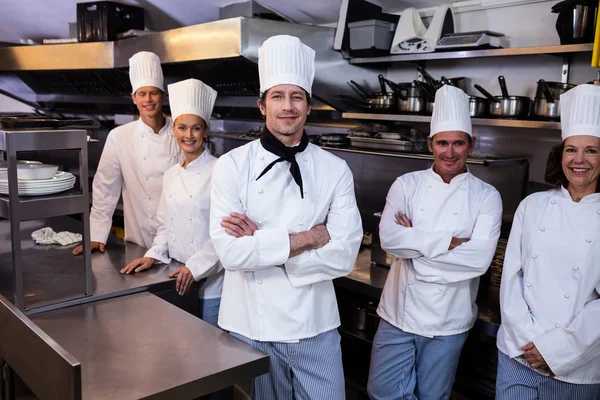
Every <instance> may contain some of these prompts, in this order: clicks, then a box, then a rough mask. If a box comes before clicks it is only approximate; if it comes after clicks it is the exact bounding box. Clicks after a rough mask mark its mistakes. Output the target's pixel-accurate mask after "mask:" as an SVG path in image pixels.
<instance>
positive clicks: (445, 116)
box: [367, 86, 502, 400]
mask: <svg viewBox="0 0 600 400" xmlns="http://www.w3.org/2000/svg"><path fill="white" fill-rule="evenodd" d="M474 142H475V138H474V137H472V133H471V118H470V116H469V100H468V97H467V95H466V94H465V93H464V92H463V91H462V90H460V89H458V88H456V87H453V86H443V87H442V88H441V89H439V90H438V91H437V92H436V94H435V108H434V111H433V116H432V118H431V133H430V137H429V150H430V151H431V152H432V153H433V159H434V163H433V166H432V168H430V169H427V170H424V171H417V172H412V173H409V174H405V175H403V176H401V177H399V178H397V179H396V181H395V182H394V184H393V185H392V187H391V188H390V191H389V193H388V196H387V199H386V205H385V209H384V211H383V214H382V217H381V223H380V225H379V235H380V238H381V246H382V248H383V249H384V250H385V251H387V252H389V253H391V254H393V255H394V256H396V257H399V259H398V260H396V261H395V262H394V263H393V264H392V267H391V269H390V273H389V276H388V278H387V281H386V283H385V287H384V290H383V294H382V296H381V301H380V303H379V307H378V309H377V313H378V314H379V316H380V317H381V322H380V324H379V328H378V330H377V334H376V335H375V338H374V341H373V348H372V353H371V368H370V372H369V382H368V387H367V389H368V392H369V395H370V396H371V398H372V399H419V400H428V399H431V400H440V399H448V398H449V397H450V393H451V390H452V383H453V381H454V376H455V373H456V368H457V365H458V358H459V356H460V352H461V349H462V347H463V344H464V342H465V340H466V338H467V335H468V331H469V329H471V327H472V326H473V323H474V322H475V319H476V316H477V306H476V305H475V298H476V296H477V288H478V285H479V276H481V275H483V274H484V273H485V272H486V270H487V269H488V267H489V265H490V262H491V260H492V258H493V256H494V251H495V249H496V244H497V241H498V237H499V236H500V225H501V220H502V201H501V198H500V194H499V193H498V191H497V190H496V189H494V188H493V187H492V186H490V185H488V184H487V183H485V182H483V181H481V180H479V179H477V178H476V177H474V176H473V175H471V173H469V170H468V169H467V168H466V161H467V156H468V154H470V153H471V152H472V151H473V145H474Z"/></svg>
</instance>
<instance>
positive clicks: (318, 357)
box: [230, 329, 346, 400]
mask: <svg viewBox="0 0 600 400" xmlns="http://www.w3.org/2000/svg"><path fill="white" fill-rule="evenodd" d="M230 334H231V335H232V336H234V337H236V338H238V339H240V340H241V341H243V342H246V343H248V344H249V345H251V346H252V347H254V348H255V349H258V350H260V351H262V352H263V353H266V354H267V355H268V356H269V358H270V372H269V373H268V374H265V375H262V376H259V377H257V378H254V379H253V382H252V393H251V398H252V399H254V400H288V399H289V400H292V399H298V400H319V399H323V400H343V399H345V398H346V394H345V384H344V371H343V368H342V350H341V347H340V334H339V333H338V331H337V329H332V330H330V331H327V332H323V333H321V334H320V335H317V336H314V337H311V338H307V339H301V340H300V341H299V342H298V343H278V342H259V341H257V340H252V339H248V338H247V337H245V336H242V335H239V334H237V333H234V332H230Z"/></svg>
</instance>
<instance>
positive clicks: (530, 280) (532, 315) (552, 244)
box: [497, 188, 600, 384]
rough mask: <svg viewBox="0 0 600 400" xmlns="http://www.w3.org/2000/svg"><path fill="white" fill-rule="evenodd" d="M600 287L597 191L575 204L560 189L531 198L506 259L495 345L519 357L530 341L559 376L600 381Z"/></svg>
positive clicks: (512, 234)
mask: <svg viewBox="0 0 600 400" xmlns="http://www.w3.org/2000/svg"><path fill="white" fill-rule="evenodd" d="M599 292H600V194H599V193H595V194H590V195H588V196H585V197H584V198H583V199H581V201H580V202H579V203H576V202H574V201H573V200H572V199H571V196H570V195H569V192H568V191H567V190H566V189H564V188H562V189H560V190H550V191H547V192H542V193H534V194H532V195H530V196H528V197H527V198H526V199H525V200H523V201H522V202H521V204H520V205H519V208H518V209H517V212H516V214H515V219H514V222H513V226H512V230H511V232H510V238H509V240H508V245H507V248H506V255H505V258H504V266H503V270H502V281H501V286H500V309H501V312H502V325H501V326H500V330H499V331H498V338H497V344H498V349H499V350H500V351H502V352H503V353H504V354H506V355H508V356H509V357H517V356H520V355H522V354H523V350H521V346H524V345H526V344H527V343H529V342H533V344H535V346H536V347H537V349H538V350H539V352H540V354H541V355H542V356H543V357H544V359H545V360H546V362H547V363H548V366H549V367H550V369H551V370H552V372H554V374H555V375H556V376H555V378H556V379H558V380H561V381H565V382H570V383H578V384H594V383H600V299H599V298H600V295H599V294H598V293H599ZM517 360H518V361H521V362H522V363H524V364H526V362H525V360H523V359H522V357H518V358H517ZM536 371H538V370H536ZM538 372H540V371H538ZM540 373H541V372H540Z"/></svg>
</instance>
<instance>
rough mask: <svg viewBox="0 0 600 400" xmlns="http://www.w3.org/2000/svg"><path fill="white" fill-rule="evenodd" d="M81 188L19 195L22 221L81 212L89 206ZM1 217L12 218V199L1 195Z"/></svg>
mask: <svg viewBox="0 0 600 400" xmlns="http://www.w3.org/2000/svg"><path fill="white" fill-rule="evenodd" d="M83 197H84V196H83V194H82V193H81V190H79V189H76V188H73V189H70V190H67V191H64V192H61V193H56V194H51V195H47V196H19V209H20V210H19V212H20V213H21V214H20V215H21V217H20V219H19V220H20V221H28V220H33V219H41V218H51V217H58V216H60V215H70V214H81V213H83V212H84V211H85V209H86V208H88V206H87V205H86V204H85V203H84V199H83ZM0 217H2V218H6V219H10V199H9V196H7V195H0Z"/></svg>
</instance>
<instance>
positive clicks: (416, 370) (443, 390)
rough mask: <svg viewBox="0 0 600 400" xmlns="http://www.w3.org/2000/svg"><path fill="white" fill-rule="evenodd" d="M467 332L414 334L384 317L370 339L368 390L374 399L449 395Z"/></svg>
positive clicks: (412, 399) (425, 399) (428, 398)
mask: <svg viewBox="0 0 600 400" xmlns="http://www.w3.org/2000/svg"><path fill="white" fill-rule="evenodd" d="M467 336H468V332H464V333H460V334H458V335H449V336H435V337H433V338H429V337H425V336H420V335H415V334H412V333H407V332H404V331H403V330H401V329H399V328H396V327H395V326H393V325H391V324H390V323H388V322H387V321H385V320H383V319H382V320H381V321H380V322H379V328H378V329H377V333H376V334H375V338H374V339H373V348H372V350H371V367H370V370H369V382H368V384H367V391H368V392H369V396H370V397H371V399H376V400H417V399H419V400H442V399H448V398H449V397H450V393H451V392H452V384H453V383H454V376H455V375H456V368H457V367H458V358H459V357H460V352H461V350H462V347H463V345H464V343H465V340H466V339H467Z"/></svg>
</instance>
